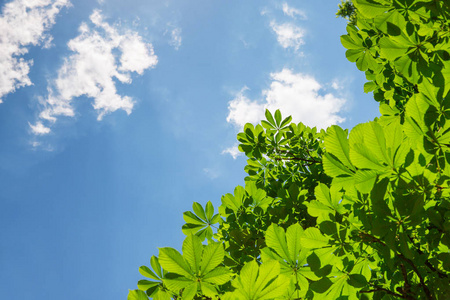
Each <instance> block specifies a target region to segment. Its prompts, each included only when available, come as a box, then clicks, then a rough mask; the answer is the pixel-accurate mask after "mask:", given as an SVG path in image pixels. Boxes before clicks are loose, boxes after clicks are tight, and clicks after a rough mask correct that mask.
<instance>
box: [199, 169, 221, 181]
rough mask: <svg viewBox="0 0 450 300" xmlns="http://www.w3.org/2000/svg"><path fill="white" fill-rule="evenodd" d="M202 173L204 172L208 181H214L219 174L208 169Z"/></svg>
mask: <svg viewBox="0 0 450 300" xmlns="http://www.w3.org/2000/svg"><path fill="white" fill-rule="evenodd" d="M203 172H205V174H206V176H208V177H209V178H210V179H216V178H217V177H219V176H220V173H219V172H218V171H217V170H214V169H210V168H204V169H203Z"/></svg>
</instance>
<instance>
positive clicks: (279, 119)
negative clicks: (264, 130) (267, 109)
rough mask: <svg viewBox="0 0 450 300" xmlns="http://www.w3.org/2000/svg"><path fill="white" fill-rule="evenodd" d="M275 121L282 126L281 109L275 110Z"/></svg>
mask: <svg viewBox="0 0 450 300" xmlns="http://www.w3.org/2000/svg"><path fill="white" fill-rule="evenodd" d="M275 121H276V122H277V126H278V127H280V125H281V112H280V110H279V109H277V110H276V111H275Z"/></svg>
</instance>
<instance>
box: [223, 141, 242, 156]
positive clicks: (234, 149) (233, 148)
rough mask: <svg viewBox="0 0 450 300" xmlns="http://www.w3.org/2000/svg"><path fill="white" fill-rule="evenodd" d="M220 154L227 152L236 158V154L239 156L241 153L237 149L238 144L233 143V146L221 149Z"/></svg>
mask: <svg viewBox="0 0 450 300" xmlns="http://www.w3.org/2000/svg"><path fill="white" fill-rule="evenodd" d="M222 154H229V155H231V156H232V157H233V159H236V158H238V156H241V155H242V154H243V153H242V152H241V151H239V149H238V144H237V143H236V144H234V146H231V147H229V148H226V149H224V150H223V151H222Z"/></svg>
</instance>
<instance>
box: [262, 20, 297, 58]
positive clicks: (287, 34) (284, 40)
mask: <svg viewBox="0 0 450 300" xmlns="http://www.w3.org/2000/svg"><path fill="white" fill-rule="evenodd" d="M270 27H271V28H272V30H273V31H274V32H275V34H276V35H277V40H278V43H279V44H280V45H281V46H282V47H283V48H293V49H294V50H295V51H297V50H298V49H299V48H300V46H301V45H303V44H304V41H303V36H304V35H305V31H304V30H303V29H302V28H300V27H298V26H296V25H295V24H293V23H283V24H278V23H277V22H275V21H272V22H270Z"/></svg>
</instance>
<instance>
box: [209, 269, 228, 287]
mask: <svg viewBox="0 0 450 300" xmlns="http://www.w3.org/2000/svg"><path fill="white" fill-rule="evenodd" d="M202 279H203V280H204V281H206V282H209V283H211V284H215V285H222V284H225V283H227V282H228V281H230V280H231V273H230V270H228V269H227V268H225V267H218V268H215V269H214V270H212V271H211V272H208V273H207V274H206V275H205V276H203V277H202Z"/></svg>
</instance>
